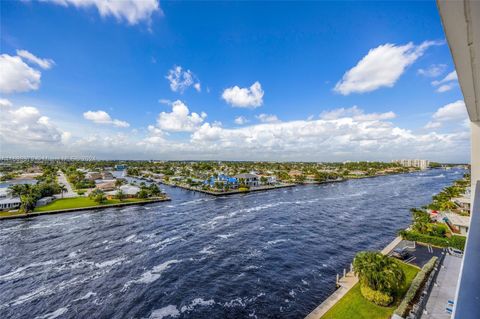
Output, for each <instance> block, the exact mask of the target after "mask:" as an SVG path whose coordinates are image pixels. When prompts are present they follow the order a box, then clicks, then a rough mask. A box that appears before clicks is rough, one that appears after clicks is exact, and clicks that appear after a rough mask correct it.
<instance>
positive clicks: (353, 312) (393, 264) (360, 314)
mask: <svg viewBox="0 0 480 319" xmlns="http://www.w3.org/2000/svg"><path fill="white" fill-rule="evenodd" d="M367 253H368V254H375V256H373V255H372V256H369V257H367V260H366V261H365V260H364V263H365V265H364V266H363V267H366V268H368V267H370V266H369V265H373V263H375V262H373V260H372V259H379V264H377V265H375V266H373V267H376V268H378V267H380V268H382V267H384V269H385V270H387V269H388V271H386V272H384V274H385V276H380V277H383V279H380V281H377V280H376V279H374V278H375V277H377V276H371V278H370V279H373V281H375V283H373V285H375V286H376V287H375V288H377V289H378V290H374V289H372V288H371V285H369V284H368V283H367V282H368V281H370V280H369V279H366V277H370V276H368V275H366V273H364V275H362V273H361V272H358V271H357V270H356V272H357V273H358V275H359V277H360V281H359V282H358V283H357V284H356V285H355V286H353V288H352V289H351V290H350V291H349V292H348V293H347V294H346V295H345V296H343V298H342V299H340V301H338V302H337V304H335V306H333V307H332V308H331V309H330V310H329V311H328V312H327V313H326V314H325V315H324V316H323V317H322V318H331V319H343V318H345V319H350V318H359V319H387V318H390V316H391V315H392V314H393V312H394V311H395V309H396V308H397V307H398V305H399V304H400V302H401V301H402V299H403V297H404V295H405V293H406V292H407V290H408V288H409V287H410V284H411V283H412V280H413V279H414V278H415V276H416V274H417V273H418V272H419V271H420V269H419V268H417V267H415V266H412V265H408V264H405V263H403V262H401V261H398V260H394V259H393V258H391V257H387V256H383V257H380V255H381V254H380V253H370V252H367ZM359 254H364V253H359ZM358 256H359V255H357V257H358ZM368 258H369V259H368ZM356 259H357V260H358V258H356ZM356 266H357V267H356V268H357V269H358V270H359V268H360V267H362V266H360V265H358V263H357V265H356ZM354 267H355V263H354ZM375 272H376V271H375V270H373V271H372V272H371V275H374V274H375ZM380 272H381V271H380ZM376 273H377V274H378V273H379V272H378V271H377V272H376ZM388 274H393V275H392V276H391V275H388ZM402 274H403V275H402ZM378 278H379V277H378ZM402 279H403V280H402ZM362 290H363V291H362ZM364 295H366V296H367V297H368V298H369V299H371V300H375V302H374V301H370V300H367V298H366V297H365V296H364ZM390 298H391V299H390ZM377 303H380V304H382V303H387V304H388V306H381V305H378V304H377Z"/></svg>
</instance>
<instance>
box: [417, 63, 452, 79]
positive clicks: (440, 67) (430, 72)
mask: <svg viewBox="0 0 480 319" xmlns="http://www.w3.org/2000/svg"><path fill="white" fill-rule="evenodd" d="M446 68H447V65H446V64H432V65H430V66H429V67H428V68H426V69H418V70H417V74H418V75H423V76H426V77H430V78H435V77H437V76H440V75H442V74H443V72H445V69H446Z"/></svg>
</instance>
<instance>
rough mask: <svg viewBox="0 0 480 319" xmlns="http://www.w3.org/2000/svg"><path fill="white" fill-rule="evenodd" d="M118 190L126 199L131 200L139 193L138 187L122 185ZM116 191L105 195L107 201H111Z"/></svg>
mask: <svg viewBox="0 0 480 319" xmlns="http://www.w3.org/2000/svg"><path fill="white" fill-rule="evenodd" d="M119 189H120V190H121V191H122V192H123V194H124V195H125V197H126V198H133V197H137V194H138V192H139V191H140V187H138V186H133V185H122V186H120V187H119ZM117 192H118V190H113V191H109V192H106V193H105V196H106V197H107V199H112V198H115V197H116V196H117Z"/></svg>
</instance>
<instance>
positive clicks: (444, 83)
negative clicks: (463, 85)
mask: <svg viewBox="0 0 480 319" xmlns="http://www.w3.org/2000/svg"><path fill="white" fill-rule="evenodd" d="M457 80H458V76H457V71H452V72H450V73H448V74H447V75H446V76H445V77H444V78H443V79H441V80H437V81H433V82H432V85H433V86H437V89H436V91H437V92H438V93H443V92H447V91H450V90H451V89H453V88H454V87H455V86H456V85H457Z"/></svg>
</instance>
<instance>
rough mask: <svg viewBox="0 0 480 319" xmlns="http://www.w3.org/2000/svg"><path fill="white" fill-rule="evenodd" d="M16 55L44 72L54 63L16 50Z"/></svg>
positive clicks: (24, 51)
mask: <svg viewBox="0 0 480 319" xmlns="http://www.w3.org/2000/svg"><path fill="white" fill-rule="evenodd" d="M17 55H18V56H19V57H22V58H24V59H25V60H27V61H29V62H31V63H34V64H36V65H38V66H39V67H41V68H42V69H44V70H48V69H50V68H51V67H52V66H53V65H54V64H55V62H54V61H53V60H52V59H42V58H39V57H37V56H36V55H34V54H33V53H30V52H28V51H27V50H17Z"/></svg>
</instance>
